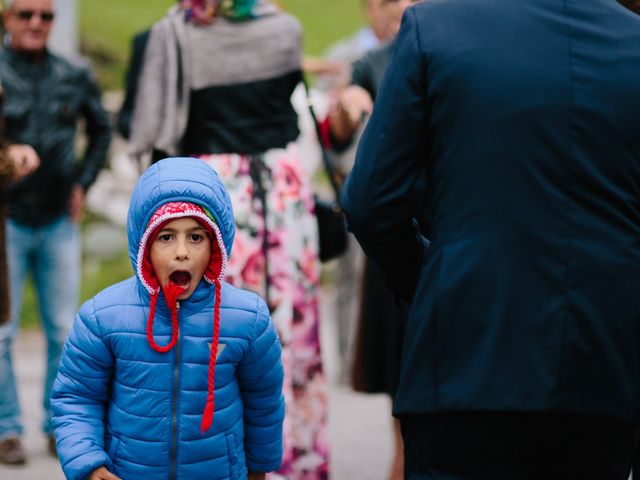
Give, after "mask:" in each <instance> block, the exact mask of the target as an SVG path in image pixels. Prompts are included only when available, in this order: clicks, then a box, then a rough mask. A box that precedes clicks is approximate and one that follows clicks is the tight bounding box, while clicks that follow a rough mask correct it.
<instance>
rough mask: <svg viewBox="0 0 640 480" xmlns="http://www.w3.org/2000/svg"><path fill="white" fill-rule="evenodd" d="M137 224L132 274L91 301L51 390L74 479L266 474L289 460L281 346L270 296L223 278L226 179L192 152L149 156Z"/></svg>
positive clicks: (66, 465)
mask: <svg viewBox="0 0 640 480" xmlns="http://www.w3.org/2000/svg"><path fill="white" fill-rule="evenodd" d="M127 229H128V237H129V257H130V258H131V262H132V264H133V267H134V270H135V273H136V275H135V276H133V277H131V278H129V279H128V280H125V281H123V282H121V283H118V284H116V285H113V286H111V287H109V288H107V289H106V290H104V291H102V292H101V293H99V294H98V295H96V296H95V297H94V298H93V299H91V300H89V301H88V302H86V303H85V304H84V305H83V306H82V307H81V309H80V312H79V314H78V316H77V317H76V320H75V323H74V326H73V329H72V331H71V334H70V336H69V338H68V340H67V343H66V345H65V347H64V352H63V355H62V359H61V361H60V367H59V371H58V376H57V378H56V381H55V384H54V387H53V395H52V398H51V407H52V410H53V422H54V428H55V434H56V440H57V449H58V455H59V457H60V461H61V464H62V468H63V470H64V473H65V475H66V477H67V478H68V479H72V480H85V479H90V480H117V479H124V480H138V479H143V478H154V479H170V480H173V479H179V480H194V479H202V478H207V479H212V480H213V479H219V480H222V479H246V478H249V479H262V478H264V477H265V473H264V472H269V471H272V470H276V469H277V468H278V467H279V466H280V462H281V457H282V423H283V419H284V399H283V396H282V382H283V370H282V365H281V361H280V343H279V341H278V338H277V336H276V333H275V330H274V327H273V325H272V323H271V319H270V317H269V312H268V310H267V307H266V305H265V303H264V302H263V300H262V299H261V298H259V297H258V296H256V295H255V294H253V293H250V292H247V291H244V290H239V289H236V288H234V287H232V286H231V285H229V284H227V283H225V282H223V281H222V278H223V275H224V270H225V265H226V262H227V257H228V255H229V252H230V251H231V245H232V243H233V236H234V232H235V230H234V217H233V212H232V209H231V203H230V199H229V196H228V194H227V192H226V190H225V189H224V187H223V185H222V183H221V181H220V179H219V178H218V176H217V174H216V173H215V172H214V171H213V170H212V169H211V168H210V167H209V166H207V165H206V164H205V163H204V162H202V161H200V160H196V159H192V158H170V159H165V160H162V161H160V162H158V163H156V164H155V165H152V166H151V167H150V168H149V169H148V170H147V171H146V172H145V173H144V174H143V175H142V177H141V178H140V180H139V181H138V183H137V184H136V186H135V189H134V191H133V194H132V197H131V203H130V206H129V216H128V222H127ZM214 400H215V403H214Z"/></svg>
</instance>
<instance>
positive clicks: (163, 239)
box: [158, 233, 171, 242]
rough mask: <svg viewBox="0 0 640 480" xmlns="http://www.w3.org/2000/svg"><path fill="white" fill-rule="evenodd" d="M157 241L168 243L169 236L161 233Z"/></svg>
mask: <svg viewBox="0 0 640 480" xmlns="http://www.w3.org/2000/svg"><path fill="white" fill-rule="evenodd" d="M158 240H160V241H162V242H168V241H169V240H171V234H170V233H163V234H162V235H158Z"/></svg>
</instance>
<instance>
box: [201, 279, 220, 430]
mask: <svg viewBox="0 0 640 480" xmlns="http://www.w3.org/2000/svg"><path fill="white" fill-rule="evenodd" d="M215 287H216V293H215V295H216V299H215V302H214V304H213V341H212V342H211V353H210V355H209V372H208V388H207V403H206V404H205V407H204V412H203V414H202V423H201V424H200V430H201V431H202V433H204V432H206V431H207V430H208V429H209V427H210V426H211V423H212V422H213V410H214V400H213V391H214V388H215V375H216V358H217V357H218V341H219V339H220V297H221V291H222V289H221V286H220V280H217V281H216V283H215Z"/></svg>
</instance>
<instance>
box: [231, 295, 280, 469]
mask: <svg viewBox="0 0 640 480" xmlns="http://www.w3.org/2000/svg"><path fill="white" fill-rule="evenodd" d="M238 381H239V384H240V391H241V394H242V401H243V403H244V424H245V427H244V433H245V440H244V441H245V453H246V462H247V468H248V469H249V471H250V472H271V471H273V470H277V469H278V468H279V467H280V463H281V462H282V452H283V446H282V423H283V421H284V396H283V394H282V384H283V381H284V370H283V368H282V361H281V348H280V340H279V339H278V336H277V335H276V332H275V329H274V326H273V323H272V321H271V317H270V316H269V312H268V310H267V306H266V305H265V303H264V301H262V299H260V298H258V311H257V314H256V322H255V325H254V328H253V334H252V338H251V340H250V344H249V350H248V351H247V352H246V353H245V355H244V357H243V359H242V361H241V362H240V364H239V365H238Z"/></svg>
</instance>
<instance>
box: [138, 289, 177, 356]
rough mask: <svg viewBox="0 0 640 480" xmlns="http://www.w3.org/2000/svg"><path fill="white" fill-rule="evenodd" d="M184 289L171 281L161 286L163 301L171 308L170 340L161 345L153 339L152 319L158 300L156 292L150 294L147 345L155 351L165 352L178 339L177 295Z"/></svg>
mask: <svg viewBox="0 0 640 480" xmlns="http://www.w3.org/2000/svg"><path fill="white" fill-rule="evenodd" d="M184 291H185V288H184V287H182V286H180V285H176V284H175V283H173V282H169V283H167V285H165V286H164V287H163V288H162V293H164V299H165V302H167V307H169V309H170V310H171V341H170V342H169V343H168V344H167V345H165V346H164V347H161V346H160V345H158V344H157V343H156V341H155V340H154V339H153V319H154V317H155V315H156V303H157V302H158V293H157V292H156V293H154V294H152V295H151V303H150V306H149V318H148V320H147V340H148V341H149V345H151V348H153V349H154V350H155V351H156V352H159V353H166V352H168V351H169V350H171V349H172V348H173V346H174V345H175V344H176V342H177V341H178V308H177V306H178V296H179V295H180V294H181V293H182V292H184Z"/></svg>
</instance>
